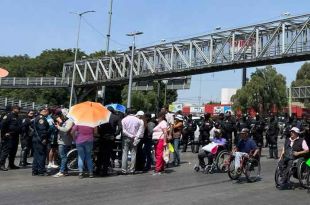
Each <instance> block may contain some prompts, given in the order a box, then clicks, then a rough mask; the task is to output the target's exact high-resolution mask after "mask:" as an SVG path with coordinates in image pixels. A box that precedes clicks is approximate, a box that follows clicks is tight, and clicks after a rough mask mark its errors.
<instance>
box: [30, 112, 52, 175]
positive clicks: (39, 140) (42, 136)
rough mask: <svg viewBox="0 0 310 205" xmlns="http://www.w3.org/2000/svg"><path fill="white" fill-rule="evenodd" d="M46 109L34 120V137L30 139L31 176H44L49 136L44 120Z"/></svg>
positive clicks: (46, 113) (47, 126)
mask: <svg viewBox="0 0 310 205" xmlns="http://www.w3.org/2000/svg"><path fill="white" fill-rule="evenodd" d="M48 113H49V112H48V108H42V109H41V110H40V114H39V115H38V116H37V117H36V118H35V120H34V135H33V138H32V146H33V151H34V153H33V163H32V175H33V176H36V175H38V176H45V175H46V174H45V172H46V170H45V160H46V153H47V143H48V136H49V124H48V122H47V120H46V116H47V115H48Z"/></svg>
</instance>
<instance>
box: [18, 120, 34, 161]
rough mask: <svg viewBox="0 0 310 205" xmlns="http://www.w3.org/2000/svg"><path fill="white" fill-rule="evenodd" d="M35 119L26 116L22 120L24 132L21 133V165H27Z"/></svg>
mask: <svg viewBox="0 0 310 205" xmlns="http://www.w3.org/2000/svg"><path fill="white" fill-rule="evenodd" d="M33 120H34V119H31V118H29V117H26V118H24V119H23V120H22V133H21V139H20V143H21V148H22V150H21V152H20V163H19V166H26V165H27V164H28V163H27V155H28V153H29V151H30V149H31V147H32V136H33V132H34V130H33Z"/></svg>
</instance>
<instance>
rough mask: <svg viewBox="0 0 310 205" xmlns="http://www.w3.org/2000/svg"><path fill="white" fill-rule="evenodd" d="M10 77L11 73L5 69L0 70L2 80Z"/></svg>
mask: <svg viewBox="0 0 310 205" xmlns="http://www.w3.org/2000/svg"><path fill="white" fill-rule="evenodd" d="M8 75H9V71H7V70H6V69H4V68H0V78H4V77H6V76H8Z"/></svg>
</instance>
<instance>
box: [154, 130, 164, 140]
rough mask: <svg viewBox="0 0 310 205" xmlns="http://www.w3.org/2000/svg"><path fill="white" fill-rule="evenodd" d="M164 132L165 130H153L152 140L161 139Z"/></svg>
mask: <svg viewBox="0 0 310 205" xmlns="http://www.w3.org/2000/svg"><path fill="white" fill-rule="evenodd" d="M163 134H164V133H163V132H153V134H152V140H159V139H160V138H161V136H162V135H163Z"/></svg>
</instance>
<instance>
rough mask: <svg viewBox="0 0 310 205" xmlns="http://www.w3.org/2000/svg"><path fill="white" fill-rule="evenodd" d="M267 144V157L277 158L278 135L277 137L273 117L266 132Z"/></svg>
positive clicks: (276, 124)
mask: <svg viewBox="0 0 310 205" xmlns="http://www.w3.org/2000/svg"><path fill="white" fill-rule="evenodd" d="M266 134H267V136H268V144H269V157H270V158H276V159H277V158H278V135H279V126H278V122H277V120H276V119H275V117H272V118H271V119H270V122H269V126H268V130H267V133H266Z"/></svg>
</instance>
